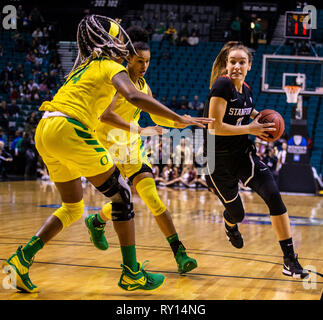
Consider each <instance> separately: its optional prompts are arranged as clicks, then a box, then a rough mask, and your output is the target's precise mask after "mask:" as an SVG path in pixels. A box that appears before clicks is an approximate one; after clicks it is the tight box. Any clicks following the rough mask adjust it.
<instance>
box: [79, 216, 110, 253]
mask: <svg viewBox="0 0 323 320" xmlns="http://www.w3.org/2000/svg"><path fill="white" fill-rule="evenodd" d="M94 218H95V214H90V215H89V216H87V217H86V218H85V225H86V226H87V228H88V231H89V234H90V239H91V241H92V242H93V244H94V245H95V247H97V248H98V249H100V250H107V249H108V248H109V244H108V241H107V239H106V238H105V235H104V227H105V223H103V224H101V225H100V226H99V227H94V225H93V219H94Z"/></svg>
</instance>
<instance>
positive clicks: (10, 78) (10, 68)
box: [5, 61, 14, 80]
mask: <svg viewBox="0 0 323 320" xmlns="http://www.w3.org/2000/svg"><path fill="white" fill-rule="evenodd" d="M5 70H6V71H7V72H8V77H9V80H12V72H13V70H14V68H13V65H12V62H11V61H8V63H7V66H6V67H5Z"/></svg>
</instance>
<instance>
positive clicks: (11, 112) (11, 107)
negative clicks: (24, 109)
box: [8, 99, 20, 117]
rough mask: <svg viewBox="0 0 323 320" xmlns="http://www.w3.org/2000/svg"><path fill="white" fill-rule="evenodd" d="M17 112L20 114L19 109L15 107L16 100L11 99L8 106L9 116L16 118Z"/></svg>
mask: <svg viewBox="0 0 323 320" xmlns="http://www.w3.org/2000/svg"><path fill="white" fill-rule="evenodd" d="M19 112H20V109H19V107H18V106H17V99H11V103H10V104H9V105H8V114H9V116H11V117H18V115H19Z"/></svg>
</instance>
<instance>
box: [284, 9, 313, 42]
mask: <svg viewBox="0 0 323 320" xmlns="http://www.w3.org/2000/svg"><path fill="white" fill-rule="evenodd" d="M310 20H311V13H304V12H296V11H295V12H294V11H286V12H285V35H284V36H285V38H291V39H310V38H311V31H312V29H311V27H309V25H310V24H309V21H310Z"/></svg>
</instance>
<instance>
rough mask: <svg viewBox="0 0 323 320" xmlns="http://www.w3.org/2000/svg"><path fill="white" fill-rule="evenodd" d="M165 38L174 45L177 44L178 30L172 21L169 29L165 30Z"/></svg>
mask: <svg viewBox="0 0 323 320" xmlns="http://www.w3.org/2000/svg"><path fill="white" fill-rule="evenodd" d="M165 39H166V40H168V41H169V42H170V43H171V44H173V45H175V44H176V40H177V30H176V28H175V27H174V25H173V24H172V23H170V25H169V27H168V29H167V30H166V31H165Z"/></svg>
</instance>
